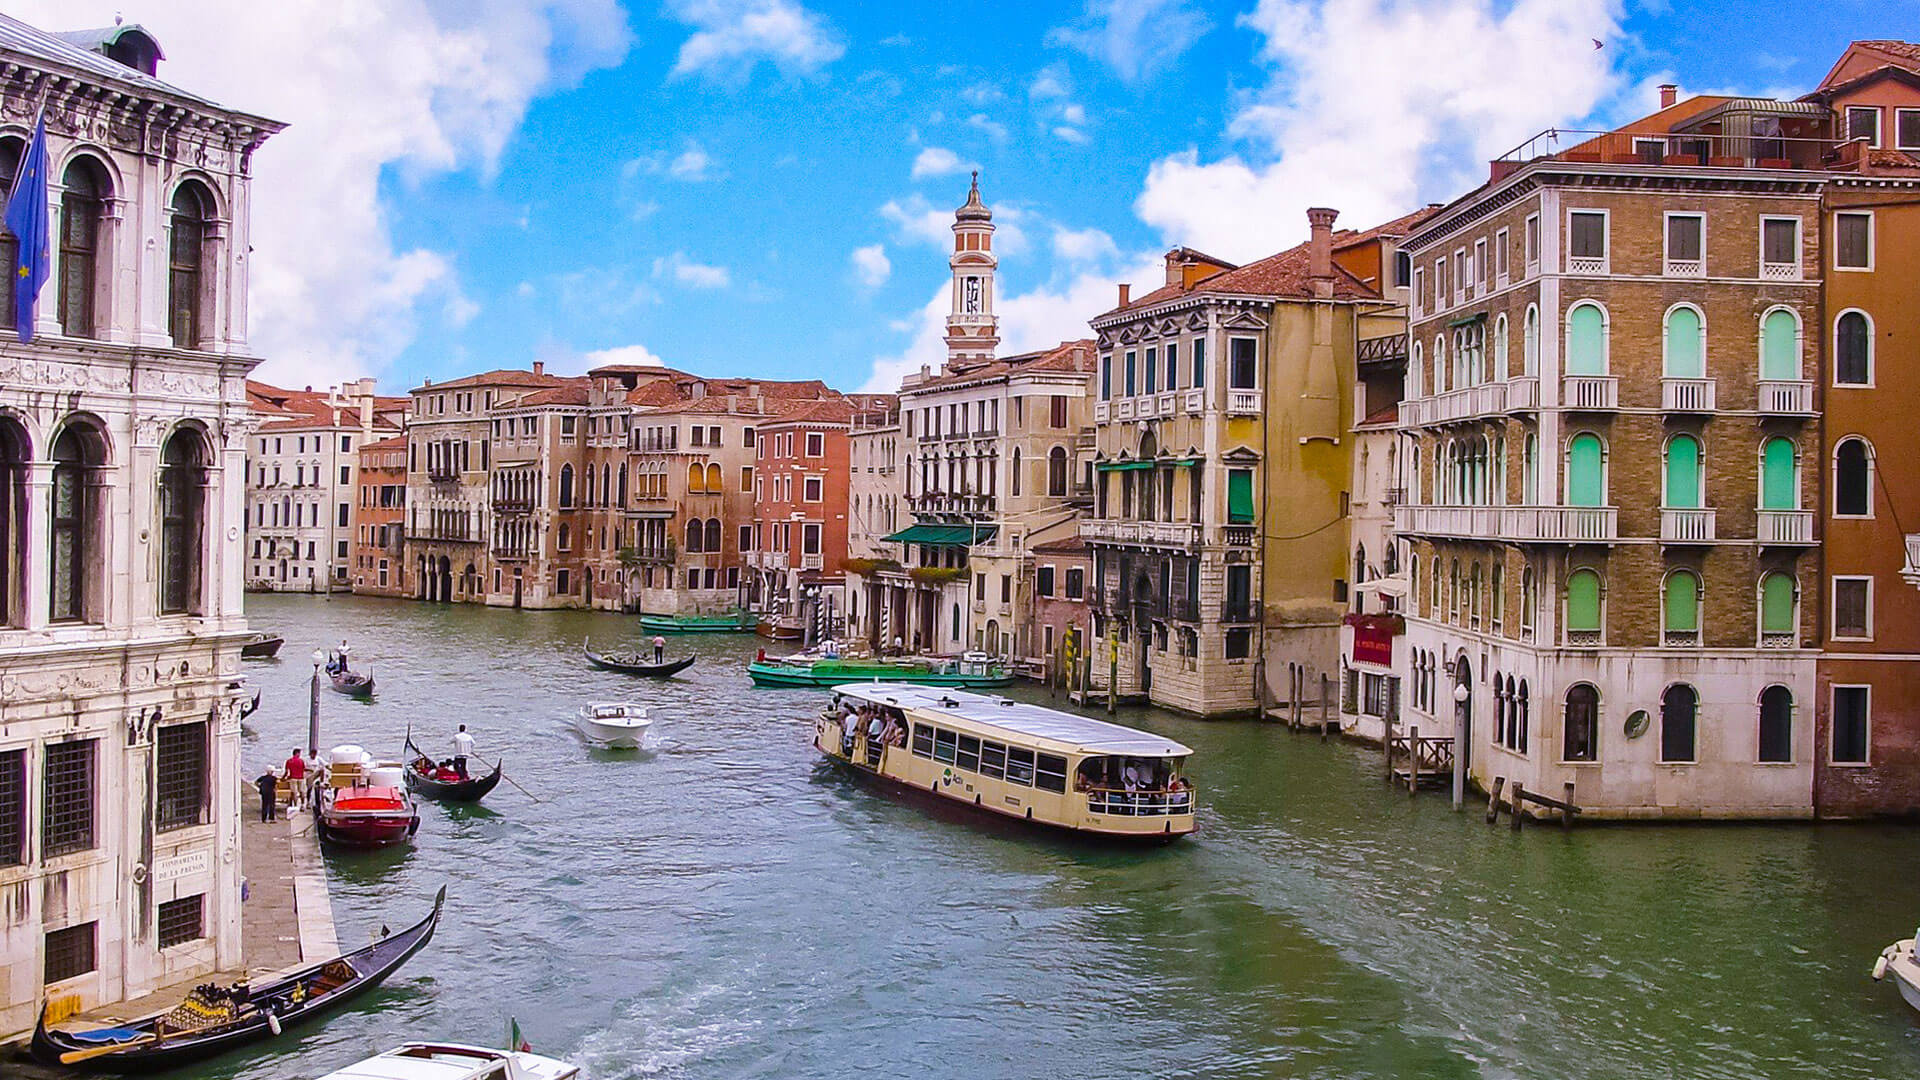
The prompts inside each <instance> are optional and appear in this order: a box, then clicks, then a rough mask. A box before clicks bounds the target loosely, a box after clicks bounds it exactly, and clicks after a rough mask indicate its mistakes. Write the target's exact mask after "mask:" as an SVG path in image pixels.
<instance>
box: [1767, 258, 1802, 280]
mask: <svg viewBox="0 0 1920 1080" xmlns="http://www.w3.org/2000/svg"><path fill="white" fill-rule="evenodd" d="M1760 277H1761V278H1762V279H1763V280H1766V281H1799V280H1800V264H1799V263H1797V262H1784V263H1776V262H1763V263H1761V264H1760Z"/></svg>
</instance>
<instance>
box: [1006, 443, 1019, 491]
mask: <svg viewBox="0 0 1920 1080" xmlns="http://www.w3.org/2000/svg"><path fill="white" fill-rule="evenodd" d="M1007 485H1008V487H1007V493H1008V494H1010V495H1018V494H1020V448H1019V447H1017V446H1016V447H1014V448H1013V471H1012V472H1011V473H1010V474H1009V479H1008V481H1007Z"/></svg>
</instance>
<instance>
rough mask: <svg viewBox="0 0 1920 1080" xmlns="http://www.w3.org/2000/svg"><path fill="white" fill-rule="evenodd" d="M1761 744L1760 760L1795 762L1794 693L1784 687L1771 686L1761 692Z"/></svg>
mask: <svg viewBox="0 0 1920 1080" xmlns="http://www.w3.org/2000/svg"><path fill="white" fill-rule="evenodd" d="M1759 742H1760V752H1759V755H1758V757H1759V760H1761V761H1765V762H1790V761H1792V760H1793V691H1791V690H1789V689H1787V688H1786V687H1784V686H1778V685H1775V686H1769V687H1767V688H1766V689H1765V690H1762V691H1760V739H1759Z"/></svg>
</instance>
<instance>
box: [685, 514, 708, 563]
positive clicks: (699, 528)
mask: <svg viewBox="0 0 1920 1080" xmlns="http://www.w3.org/2000/svg"><path fill="white" fill-rule="evenodd" d="M706 538H707V527H706V526H705V525H704V524H702V523H701V521H700V519H699V518H693V519H692V520H690V521H688V522H687V553H688V554H691V555H698V554H700V553H701V552H702V551H704V550H706Z"/></svg>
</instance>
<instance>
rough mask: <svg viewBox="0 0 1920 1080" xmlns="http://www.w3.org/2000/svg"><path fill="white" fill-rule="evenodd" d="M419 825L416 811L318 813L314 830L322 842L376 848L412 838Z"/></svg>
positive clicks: (404, 841)
mask: <svg viewBox="0 0 1920 1080" xmlns="http://www.w3.org/2000/svg"><path fill="white" fill-rule="evenodd" d="M419 828H420V816H419V815H418V814H406V815H399V814H395V815H384V814H383V815H381V816H379V817H341V816H336V815H332V814H322V815H320V820H319V823H318V824H317V825H316V826H315V831H316V832H317V833H318V834H319V837H320V840H321V842H322V843H327V844H337V845H339V846H340V847H356V848H377V847H393V846H395V845H398V844H404V843H406V842H407V841H408V840H411V839H412V838H413V834H414V832H415V831H416V830H417V829H419Z"/></svg>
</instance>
